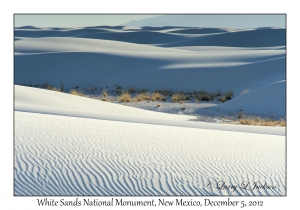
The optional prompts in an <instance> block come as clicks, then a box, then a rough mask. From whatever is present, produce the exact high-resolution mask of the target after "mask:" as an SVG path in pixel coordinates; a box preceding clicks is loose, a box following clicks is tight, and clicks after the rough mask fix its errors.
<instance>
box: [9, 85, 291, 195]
mask: <svg viewBox="0 0 300 210" xmlns="http://www.w3.org/2000/svg"><path fill="white" fill-rule="evenodd" d="M15 91H16V92H15V97H16V102H15V103H16V108H15V175H14V180H15V184H14V187H15V189H14V190H15V195H284V194H285V136H284V134H280V133H278V135H274V133H276V132H274V131H273V132H272V133H273V135H268V134H260V132H261V131H260V128H259V127H255V128H256V129H254V130H252V132H253V133H248V132H247V129H249V130H248V131H251V128H250V127H247V126H246V128H247V129H246V130H243V131H242V130H237V131H239V132H234V131H232V130H230V129H231V128H227V129H228V130H224V129H222V126H221V127H214V126H213V124H211V123H206V125H205V126H206V127H204V128H205V129H203V128H201V125H202V126H203V124H198V127H192V126H193V124H188V123H187V124H185V122H186V120H188V119H190V117H189V116H177V118H175V116H173V115H168V114H162V113H157V114H155V113H153V112H150V111H145V110H140V113H138V111H135V110H134V108H130V107H124V106H122V105H116V104H111V103H106V102H101V101H95V100H92V99H87V98H80V97H76V96H66V94H64V93H57V92H53V91H48V90H39V89H35V88H29V87H18V86H16V88H15ZM39 94H42V96H41V95H39ZM52 97H55V98H57V100H55V101H53V100H52ZM72 104H73V105H72ZM82 104H84V105H85V106H83V105H82ZM67 107H69V109H66V108H67ZM64 108H65V109H64ZM49 110H51V111H52V113H49ZM86 110H90V111H91V112H92V115H93V116H94V115H97V113H98V115H97V118H93V117H91V116H88V114H89V113H87V112H85V111H86ZM78 112H79V113H81V114H82V115H81V116H78V115H77V116H76V113H78ZM102 112H105V113H106V114H107V115H103V113H102ZM119 112H122V113H124V114H123V115H122V114H120V113H119ZM116 113H118V117H119V118H118V119H117V118H105V117H106V116H108V115H109V116H114V115H115V114H116ZM135 114H140V115H141V116H143V118H141V119H139V120H140V121H133V120H132V119H137V118H134V115H135ZM162 118H164V120H165V121H163V122H165V123H166V124H162V123H161V122H162V121H161V120H162ZM151 119H154V120H155V121H156V124H155V123H151V122H150V123H149V121H147V120H150V121H151ZM166 119H169V121H167V120H166ZM141 120H144V121H141ZM168 122H178V124H177V125H172V126H170V125H168V124H167V123H168ZM194 123H196V122H194ZM209 126H211V127H209ZM226 126H227V125H223V128H224V127H226ZM235 127H236V126H235ZM237 127H238V126H237ZM240 127H243V126H240ZM243 128H245V127H243ZM252 128H253V126H252ZM271 129H273V130H277V129H279V131H280V130H281V128H271ZM282 131H283V130H282ZM223 185H226V186H231V187H228V188H226V187H224V186H223ZM262 185H264V186H265V187H261V186H262ZM266 185H267V186H268V187H267V186H266ZM222 186H223V187H222ZM245 186H247V187H246V188H245Z"/></svg>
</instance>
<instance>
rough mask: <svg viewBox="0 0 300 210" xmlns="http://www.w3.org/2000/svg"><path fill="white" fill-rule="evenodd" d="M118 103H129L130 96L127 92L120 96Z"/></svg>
mask: <svg viewBox="0 0 300 210" xmlns="http://www.w3.org/2000/svg"><path fill="white" fill-rule="evenodd" d="M119 102H125V103H127V102H131V96H130V94H129V93H127V92H124V93H122V95H121V96H120V97H119Z"/></svg>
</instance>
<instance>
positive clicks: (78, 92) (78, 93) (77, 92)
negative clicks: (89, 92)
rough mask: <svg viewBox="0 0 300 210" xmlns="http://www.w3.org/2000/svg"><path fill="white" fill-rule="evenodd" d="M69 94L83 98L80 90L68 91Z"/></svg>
mask: <svg viewBox="0 0 300 210" xmlns="http://www.w3.org/2000/svg"><path fill="white" fill-rule="evenodd" d="M70 93H71V94H72V95H75V96H83V93H82V91H80V90H75V89H72V90H70Z"/></svg>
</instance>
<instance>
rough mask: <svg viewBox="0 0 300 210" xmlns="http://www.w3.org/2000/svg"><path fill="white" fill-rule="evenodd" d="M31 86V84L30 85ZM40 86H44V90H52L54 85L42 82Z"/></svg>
mask: <svg viewBox="0 0 300 210" xmlns="http://www.w3.org/2000/svg"><path fill="white" fill-rule="evenodd" d="M30 87H32V85H30ZM41 88H44V89H46V90H52V89H53V88H54V87H53V86H52V85H50V84H49V83H48V82H45V83H44V84H42V85H41Z"/></svg>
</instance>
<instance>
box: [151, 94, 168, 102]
mask: <svg viewBox="0 0 300 210" xmlns="http://www.w3.org/2000/svg"><path fill="white" fill-rule="evenodd" d="M164 100H166V98H165V96H163V95H162V94H160V93H158V92H155V93H153V94H152V101H164Z"/></svg>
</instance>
